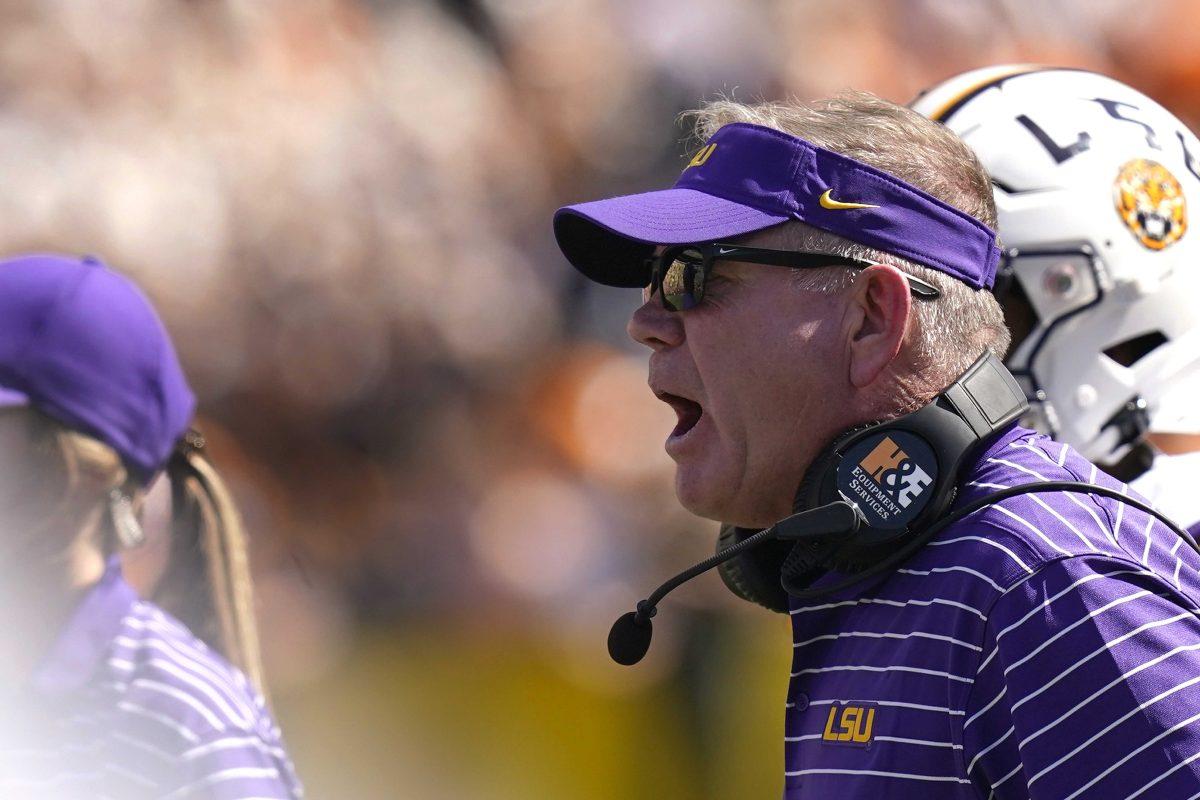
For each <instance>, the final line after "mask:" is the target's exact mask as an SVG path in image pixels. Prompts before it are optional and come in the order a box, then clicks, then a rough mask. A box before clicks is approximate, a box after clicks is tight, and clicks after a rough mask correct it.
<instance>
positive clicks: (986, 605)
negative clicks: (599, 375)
mask: <svg viewBox="0 0 1200 800" xmlns="http://www.w3.org/2000/svg"><path fill="white" fill-rule="evenodd" d="M693 116H694V119H695V122H696V125H697V130H698V133H699V134H700V136H701V137H702V139H703V141H704V144H703V146H702V147H700V148H699V149H698V150H697V151H696V152H695V153H694V156H693V157H692V159H691V161H690V162H689V163H688V164H687V166H686V167H685V168H684V170H683V173H682V175H681V176H680V178H679V180H678V181H677V182H676V184H675V186H674V187H673V188H671V189H667V190H663V191H656V192H649V193H646V194H641V195H633V196H627V197H619V198H613V199H609V200H601V201H597V202H589V203H583V204H579V205H574V206H568V207H566V208H563V209H560V210H559V211H558V213H557V214H556V216H555V219H554V231H555V236H556V237H557V240H558V243H559V246H560V247H561V249H562V251H563V253H564V254H565V255H566V257H567V259H568V260H569V261H570V262H571V263H572V264H573V265H574V266H575V267H576V268H577V269H579V270H580V271H582V272H583V273H584V274H585V275H587V276H588V277H590V278H592V279H593V280H596V281H599V282H601V283H604V284H608V285H613V286H628V287H635V286H641V287H644V288H643V302H642V304H641V306H640V307H639V308H638V309H637V310H636V311H635V312H634V314H633V316H632V318H631V320H630V322H629V326H628V327H629V333H630V335H631V336H632V337H633V338H634V339H635V340H636V341H638V342H640V343H641V344H644V345H645V346H646V347H648V348H649V349H650V366H649V384H650V389H651V390H652V391H653V392H654V394H655V395H656V396H657V397H658V398H659V399H660V400H662V401H663V402H666V403H668V404H669V405H671V406H672V408H674V409H675V411H676V413H677V416H678V424H677V425H676V426H675V428H674V430H672V431H671V432H670V434H669V435H668V437H667V440H666V450H667V453H668V454H669V455H670V456H671V457H672V459H673V460H674V461H675V463H676V480H675V488H676V493H677V495H678V497H679V499H680V501H681V502H682V503H683V505H684V506H685V507H687V508H688V509H689V510H690V511H692V512H693V513H695V514H697V515H700V516H703V517H708V518H710V519H715V520H720V521H721V522H723V523H726V525H725V527H724V528H723V529H722V534H721V539H720V541H719V543H718V548H719V550H721V551H722V553H723V554H724V555H723V557H725V558H728V560H727V561H726V562H725V563H724V564H723V565H722V567H721V569H722V577H723V578H724V579H725V582H726V584H727V585H728V586H729V587H730V588H731V589H732V590H734V592H735V593H737V594H738V595H740V596H742V597H744V598H746V599H749V600H752V601H754V602H757V603H759V604H761V605H764V606H766V607H767V608H770V609H772V610H775V611H779V612H782V613H788V614H790V616H791V621H792V627H793V632H794V644H793V647H794V650H793V652H794V655H793V665H792V671H791V681H790V686H789V688H788V693H787V697H786V701H785V703H784V704H785V710H784V757H785V779H784V793H783V794H784V797H785V798H788V799H798V798H817V799H819V800H826V799H827V798H835V797H836V798H843V797H844V798H858V797H864V798H866V797H870V798H911V797H927V798H934V797H936V798H989V799H990V798H1045V799H1046V800H1051V799H1052V800H1071V799H1072V798H1117V797H1120V798H1135V797H1137V798H1193V797H1200V620H1198V619H1197V616H1196V615H1197V613H1198V612H1200V608H1198V605H1197V599H1198V598H1200V555H1198V554H1197V551H1196V549H1195V546H1194V542H1193V541H1191V540H1190V539H1188V538H1185V537H1186V534H1185V533H1184V532H1183V531H1182V530H1181V529H1179V528H1178V526H1177V525H1175V524H1174V523H1173V522H1170V521H1168V520H1166V519H1165V518H1164V517H1162V516H1161V515H1159V514H1158V513H1157V512H1154V511H1153V510H1151V509H1150V508H1149V506H1147V505H1146V504H1145V503H1144V501H1143V500H1141V499H1140V498H1138V497H1136V496H1133V495H1127V494H1126V492H1127V490H1126V488H1125V487H1124V486H1123V485H1122V484H1120V483H1119V482H1118V481H1116V480H1114V479H1112V478H1110V477H1109V476H1107V475H1105V474H1104V473H1102V472H1099V471H1098V470H1097V468H1096V467H1095V466H1094V465H1093V464H1091V463H1090V462H1088V461H1087V460H1086V459H1085V458H1083V457H1082V456H1081V455H1079V454H1078V453H1076V452H1074V451H1073V450H1072V449H1071V448H1070V447H1068V446H1065V445H1062V444H1058V443H1055V442H1054V441H1052V440H1050V439H1049V438H1047V437H1045V436H1042V435H1039V434H1036V433H1034V432H1033V431H1030V430H1027V429H1024V428H1022V427H1020V426H1019V425H1018V424H1017V423H1016V422H1015V420H1016V419H1018V418H1019V417H1020V416H1021V414H1022V413H1024V412H1025V411H1026V410H1027V404H1026V401H1025V399H1024V396H1023V393H1022V391H1021V389H1020V386H1019V385H1018V384H1017V383H1016V381H1015V380H1013V378H1012V376H1011V375H1009V373H1008V372H1007V371H1006V370H1005V369H1004V367H1003V366H1002V365H1001V363H1000V358H1001V357H1002V356H1003V355H1004V353H1005V351H1006V350H1007V348H1008V344H1009V334H1008V331H1007V329H1006V328H1005V326H1004V322H1003V317H1002V315H1001V312H1000V309H999V307H998V305H997V303H996V301H995V299H994V298H993V296H992V294H991V291H990V289H991V287H992V285H993V281H994V279H995V275H996V268H997V265H998V262H999V260H1000V250H999V246H998V243H997V241H996V236H995V233H994V232H993V227H994V225H995V218H996V211H995V206H994V201H993V196H992V188H991V184H990V181H989V179H988V176H987V174H986V173H985V172H984V171H983V169H982V167H981V166H980V165H979V162H978V161H977V160H976V158H975V156H974V155H972V153H971V152H970V150H969V149H968V148H967V147H966V146H965V145H964V144H963V143H962V142H961V141H960V140H959V139H958V138H957V137H956V136H955V135H954V134H952V133H951V132H950V131H948V130H947V129H945V128H943V127H941V126H939V125H937V124H934V123H932V122H930V121H929V120H927V119H925V118H924V117H922V116H920V115H919V114H917V113H915V112H913V111H911V110H909V109H906V108H904V107H901V106H897V105H894V104H892V103H889V102H886V101H882V100H880V99H878V98H875V97H873V96H871V95H867V94H860V93H847V94H844V95H841V96H839V97H837V98H834V99H829V100H824V101H819V102H815V103H810V104H801V103H788V104H759V105H752V106H748V105H742V104H739V103H734V102H729V101H720V102H716V103H711V104H708V105H706V106H705V107H704V108H702V109H700V110H699V111H696V112H694V115H693ZM758 530H762V532H761V533H755V531H758ZM666 586H667V585H664V588H663V589H660V591H659V592H656V593H655V594H654V595H652V596H651V598H648V599H647V600H645V601H643V602H642V603H641V604H639V606H638V611H637V612H634V613H631V614H629V615H627V618H623V623H624V624H625V627H624V628H623V629H622V628H621V625H622V624H623V623H618V626H616V627H614V632H613V637H611V638H610V642H609V647H610V652H611V653H612V654H613V657H614V658H616V659H617V660H618V661H621V662H622V663H633V662H635V661H636V660H637V659H638V658H640V654H641V653H643V652H644V651H645V647H646V646H648V643H649V635H650V629H651V625H650V621H649V618H650V617H652V616H653V615H654V612H655V606H656V602H657V600H659V599H661V597H662V594H665V587H666ZM631 631H632V632H633V633H634V635H632V637H631V635H630V634H631ZM637 631H641V632H642V634H643V635H642V637H641V639H640V640H639V639H638V635H636V633H637ZM618 634H620V635H618ZM631 638H632V639H635V640H638V641H636V642H634V643H633V644H631ZM781 699H782V698H781Z"/></svg>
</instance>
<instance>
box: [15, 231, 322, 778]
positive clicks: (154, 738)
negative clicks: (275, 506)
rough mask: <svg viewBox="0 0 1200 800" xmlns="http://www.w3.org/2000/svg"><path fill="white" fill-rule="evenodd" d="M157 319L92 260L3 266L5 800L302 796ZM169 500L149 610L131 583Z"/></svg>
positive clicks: (229, 521)
mask: <svg viewBox="0 0 1200 800" xmlns="http://www.w3.org/2000/svg"><path fill="white" fill-rule="evenodd" d="M194 411H195V399H194V396H193V395H192V392H191V390H190V389H189V388H188V385H187V381H186V379H185V377H184V375H183V372H182V370H181V368H180V365H179V362H178V359H177V357H176V355H175V351H174V348H173V346H172V344H171V342H170V339H169V338H168V336H167V333H166V330H165V329H164V327H163V325H162V323H161V321H160V320H159V318H158V316H157V315H156V314H155V312H154V310H153V308H152V307H151V306H150V304H149V302H148V301H147V300H146V298H145V297H144V296H143V295H142V293H141V292H140V291H139V290H138V289H137V288H136V287H135V286H134V285H133V283H132V282H130V281H129V280H128V279H127V278H125V277H123V276H121V275H119V274H118V273H117V272H115V271H113V270H111V269H109V268H108V267H107V266H105V265H104V264H103V263H101V262H100V261H99V260H97V259H94V258H90V257H88V258H83V259H78V258H70V257H65V256H58V255H33V256H23V257H18V258H14V259H10V260H8V261H0V677H2V678H3V680H0V797H4V798H38V799H39V800H44V799H46V798H64V799H65V798H111V799H112V800H134V799H135V798H137V799H141V798H162V799H163V800H166V799H168V798H169V799H170V800H176V799H178V800H184V799H185V798H188V799H193V800H194V799H195V798H213V799H214V800H216V799H220V800H226V799H228V800H232V799H233V798H278V799H279V800H291V798H298V797H301V796H302V789H301V786H300V783H299V780H298V779H297V777H296V774H295V770H294V768H293V766H292V763H291V761H290V759H289V758H288V755H287V752H286V751H285V749H284V746H283V743H282V737H281V734H280V731H279V728H278V727H277V725H276V724H275V722H274V720H273V718H272V715H271V713H270V711H269V709H268V707H267V703H266V700H265V699H264V697H265V694H264V687H263V683H262V670H261V666H260V664H259V647H258V638H257V633H256V628H255V623H254V614H253V598H252V593H251V584H250V578H249V565H248V561H247V556H246V544H245V536H244V532H243V529H242V525H241V521H240V517H239V515H238V513H237V509H236V506H235V505H234V503H233V500H232V498H231V496H230V493H229V491H228V489H227V488H226V486H225V484H224V483H223V482H222V480H221V478H220V476H219V475H218V474H217V472H216V470H215V469H214V468H213V466H212V464H211V463H210V462H209V461H208V459H207V457H206V455H205V442H204V438H203V436H201V435H200V434H199V433H198V432H197V431H195V430H193V429H191V428H190V424H191V422H192V416H193V413H194ZM164 473H165V479H166V480H168V481H169V482H170V494H171V505H172V514H171V536H172V539H171V543H170V556H169V559H168V562H167V566H166V568H165V570H164V572H163V576H162V578H161V580H160V581H159V582H158V587H157V588H156V590H155V591H154V596H153V597H152V598H151V599H150V600H146V599H142V598H141V597H139V596H138V594H137V592H135V590H134V589H133V588H132V587H131V586H130V585H129V584H128V583H126V582H125V580H124V578H123V576H122V573H121V567H120V557H119V556H120V552H121V551H122V550H123V549H128V548H135V547H137V546H138V545H139V544H140V543H141V542H142V541H143V539H144V534H143V531H142V527H141V523H140V518H139V512H140V510H141V506H142V503H143V501H144V499H145V496H146V493H147V491H148V490H149V488H150V486H151V485H152V484H153V483H154V482H155V481H156V480H159V479H160V476H162V475H163V474H164Z"/></svg>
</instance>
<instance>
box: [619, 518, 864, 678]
mask: <svg viewBox="0 0 1200 800" xmlns="http://www.w3.org/2000/svg"><path fill="white" fill-rule="evenodd" d="M864 522H865V520H864V518H863V515H862V512H861V511H859V510H858V506H856V505H854V504H853V503H848V502H846V501H845V500H839V501H837V502H834V503H829V504H827V505H823V506H820V507H818V508H813V509H810V510H808V511H801V512H800V513H799V514H793V515H792V516H790V517H787V518H786V519H782V520H780V521H779V522H777V523H775V524H774V525H772V526H771V527H770V528H767V529H765V530H761V531H759V532H758V533H756V534H754V535H753V536H748V537H746V538H745V539H743V540H742V541H740V542H738V543H737V544H735V545H733V546H731V547H728V548H726V549H725V550H723V551H721V552H720V553H717V554H716V555H715V556H713V557H712V558H709V559H707V560H705V561H701V562H700V563H699V564H696V565H695V566H693V567H689V568H688V569H686V570H684V571H683V572H681V573H679V574H678V575H676V576H675V577H674V578H671V579H670V580H669V581H667V582H666V583H664V584H663V585H662V586H659V587H658V588H657V589H655V590H654V592H653V593H651V595H650V596H649V597H647V598H646V599H645V600H642V601H641V602H639V603H638V604H637V610H636V611H630V612H628V613H627V614H622V615H621V617H620V618H619V619H618V620H617V621H616V622H614V623H613V626H612V630H610V631H609V632H608V654H609V655H610V656H612V660H613V661H615V662H617V663H618V664H623V665H625V666H631V665H633V664H636V663H638V662H639V661H641V660H642V658H643V657H645V655H646V651H648V650H649V649H650V638H651V637H652V636H653V635H654V624H653V623H652V622H651V619H652V618H653V617H654V615H655V614H657V613H658V604H659V602H660V601H661V600H662V599H663V598H664V597H666V596H667V594H669V593H670V592H672V591H674V590H675V589H676V588H678V587H679V586H680V585H682V584H684V583H687V582H688V581H690V580H691V579H692V578H694V577H696V576H697V575H700V574H702V573H705V572H708V571H709V570H710V569H712V568H713V567H716V566H720V565H721V564H723V563H725V562H726V561H728V560H729V559H731V558H733V557H734V556H736V555H738V554H739V553H743V552H745V551H746V550H749V549H750V548H752V547H757V546H758V545H760V544H762V543H763V542H766V541H768V540H771V539H775V540H782V541H799V540H800V539H821V538H827V537H838V538H841V537H845V536H850V535H852V534H854V533H856V532H857V531H858V529H859V527H861V526H862V525H863V523H864Z"/></svg>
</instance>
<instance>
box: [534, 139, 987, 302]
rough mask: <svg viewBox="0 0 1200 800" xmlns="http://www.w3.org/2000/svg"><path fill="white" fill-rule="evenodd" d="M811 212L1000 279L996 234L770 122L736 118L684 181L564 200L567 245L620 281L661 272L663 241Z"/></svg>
mask: <svg viewBox="0 0 1200 800" xmlns="http://www.w3.org/2000/svg"><path fill="white" fill-rule="evenodd" d="M787 220H799V221H801V222H805V223H807V224H809V225H812V226H813V227H814V228H820V229H821V230H824V231H828V232H830V233H833V234H836V235H838V236H841V237H842V238H844V239H848V240H850V241H852V242H857V243H859V244H863V245H866V246H868V247H872V248H875V249H877V250H882V251H884V252H887V253H894V254H895V255H897V256H900V257H901V258H905V259H907V260H909V261H912V262H913V263H916V264H921V265H923V266H926V267H930V268H931V269H935V270H938V271H939V272H944V273H946V274H947V275H950V276H951V277H954V278H957V279H959V280H961V281H963V282H964V283H966V284H968V285H970V286H971V287H972V288H975V289H982V288H987V289H990V288H991V287H992V282H993V281H994V280H995V277H996V265H997V264H998V263H999V262H1000V248H999V245H998V244H997V242H996V233H995V231H993V230H992V229H991V228H989V227H987V226H986V225H984V224H983V223H982V222H980V221H979V220H977V219H975V218H974V217H972V216H971V215H970V214H967V213H965V212H963V211H960V210H958V209H957V208H955V207H954V206H951V205H950V204H948V203H943V202H942V201H941V200H938V199H937V198H934V197H931V196H930V195H928V194H926V193H925V192H923V191H921V190H920V189H917V188H916V187H913V186H909V185H908V184H907V183H905V182H903V181H901V180H900V179H899V178H896V177H895V176H892V175H889V174H888V173H886V172H883V171H882V170H878V169H875V168H874V167H871V166H868V165H866V164H863V163H861V162H859V161H855V160H854V159H852V158H848V157H846V156H843V155H839V154H838V153H833V152H830V151H829V150H825V149H823V148H820V147H817V146H816V145H814V144H810V143H809V142H806V141H804V140H803V139H799V138H797V137H795V136H791V135H789V134H786V133H783V132H781V131H777V130H774V129H772V128H765V127H762V126H761V125H748V124H745V123H740V122H739V123H734V124H731V125H726V126H725V127H723V128H721V129H720V130H719V131H717V132H716V133H715V134H714V135H713V137H712V138H711V139H709V140H708V143H707V144H705V146H704V147H702V148H700V150H699V152H697V153H696V155H695V157H694V158H692V161H691V163H689V164H688V166H687V167H686V168H685V169H684V171H683V174H682V175H681V176H680V177H679V180H677V181H676V182H675V186H674V187H673V188H670V189H664V190H660V191H656V192H646V193H643V194H634V195H626V196H624V197H613V198H610V199H608V200H597V201H594V202H590V203H580V204H578V205H573V206H566V207H564V208H560V209H559V210H558V211H557V212H556V213H555V215H554V235H555V238H557V240H558V246H559V247H560V248H561V249H562V251H563V255H565V256H566V257H567V260H568V261H570V262H571V264H573V265H574V266H575V268H576V269H578V270H579V271H580V272H582V273H583V274H584V275H586V276H587V277H589V278H591V279H592V280H594V281H597V282H599V283H603V284H607V285H609V286H626V287H638V286H645V285H646V284H647V283H649V281H650V275H649V273H648V271H647V267H646V258H647V256H649V255H650V254H651V253H652V252H653V250H654V247H655V245H663V244H692V243H702V242H714V241H719V240H721V239H727V238H730V237H734V236H741V235H743V234H747V233H752V232H753V231H758V230H762V229H763V228H769V227H771V226H772V225H778V224H779V223H781V222H786V221H787Z"/></svg>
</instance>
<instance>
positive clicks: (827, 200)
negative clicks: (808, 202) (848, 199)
mask: <svg viewBox="0 0 1200 800" xmlns="http://www.w3.org/2000/svg"><path fill="white" fill-rule="evenodd" d="M831 192H833V189H826V190H825V194H823V195H821V208H828V209H832V210H834V211H844V210H846V209H849V208H879V206H875V205H871V204H870V203H843V202H842V201H841V200H834V199H833V198H832V197H830V196H829V195H830V193H831Z"/></svg>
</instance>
